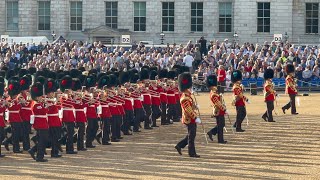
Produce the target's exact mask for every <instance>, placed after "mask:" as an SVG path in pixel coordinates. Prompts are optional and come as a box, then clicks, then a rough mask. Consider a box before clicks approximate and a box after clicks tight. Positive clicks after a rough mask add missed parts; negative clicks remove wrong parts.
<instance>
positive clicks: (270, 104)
mask: <svg viewBox="0 0 320 180" xmlns="http://www.w3.org/2000/svg"><path fill="white" fill-rule="evenodd" d="M273 76H274V71H273V70H272V69H266V70H265V72H264V79H265V83H264V86H263V87H264V101H265V102H266V104H267V111H266V112H265V113H264V114H263V115H262V119H263V120H265V121H268V122H275V121H274V120H273V116H272V111H273V110H274V100H275V98H276V91H275V90H274V85H273V83H272V78H273Z"/></svg>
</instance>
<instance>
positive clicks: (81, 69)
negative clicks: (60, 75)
mask: <svg viewBox="0 0 320 180" xmlns="http://www.w3.org/2000/svg"><path fill="white" fill-rule="evenodd" d="M78 69H79V71H80V72H83V71H86V68H84V67H79V68H78Z"/></svg>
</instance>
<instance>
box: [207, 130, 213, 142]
mask: <svg viewBox="0 0 320 180" xmlns="http://www.w3.org/2000/svg"><path fill="white" fill-rule="evenodd" d="M207 135H208V136H209V139H210V140H211V141H213V137H212V133H211V132H207Z"/></svg>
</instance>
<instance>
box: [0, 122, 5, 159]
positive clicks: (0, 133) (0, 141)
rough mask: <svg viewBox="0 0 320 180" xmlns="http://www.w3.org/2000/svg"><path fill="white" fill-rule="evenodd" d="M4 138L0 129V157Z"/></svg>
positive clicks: (0, 128)
mask: <svg viewBox="0 0 320 180" xmlns="http://www.w3.org/2000/svg"><path fill="white" fill-rule="evenodd" d="M4 138H5V133H4V127H0V155H1V145H2V141H3V140H4Z"/></svg>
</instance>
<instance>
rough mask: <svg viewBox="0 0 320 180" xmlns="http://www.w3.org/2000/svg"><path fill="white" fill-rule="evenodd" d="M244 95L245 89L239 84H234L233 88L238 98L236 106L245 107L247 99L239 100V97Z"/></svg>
mask: <svg viewBox="0 0 320 180" xmlns="http://www.w3.org/2000/svg"><path fill="white" fill-rule="evenodd" d="M241 94H242V95H243V89H242V87H241V86H240V85H239V84H234V86H233V95H234V96H236V97H237V98H236V102H235V106H245V99H246V98H245V97H244V96H243V97H242V98H239V97H238V96H239V95H241Z"/></svg>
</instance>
